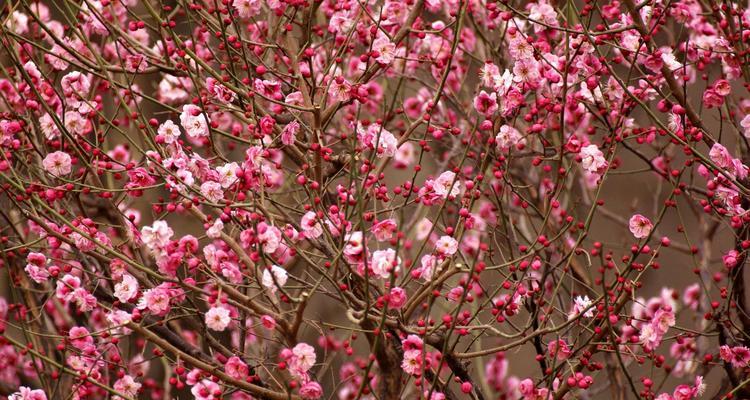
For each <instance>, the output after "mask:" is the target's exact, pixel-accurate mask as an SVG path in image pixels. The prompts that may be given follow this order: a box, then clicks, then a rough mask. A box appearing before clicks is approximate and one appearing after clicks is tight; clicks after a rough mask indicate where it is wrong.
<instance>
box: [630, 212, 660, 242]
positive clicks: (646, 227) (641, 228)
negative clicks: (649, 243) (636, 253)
mask: <svg viewBox="0 0 750 400" xmlns="http://www.w3.org/2000/svg"><path fill="white" fill-rule="evenodd" d="M628 227H629V228H630V233H632V234H633V236H635V238H636V239H643V238H645V237H648V235H649V234H650V233H651V230H652V229H653V228H654V225H653V224H652V223H651V221H650V220H649V219H648V218H646V217H644V216H643V215H641V214H635V215H633V216H632V217H630V221H629V222H628Z"/></svg>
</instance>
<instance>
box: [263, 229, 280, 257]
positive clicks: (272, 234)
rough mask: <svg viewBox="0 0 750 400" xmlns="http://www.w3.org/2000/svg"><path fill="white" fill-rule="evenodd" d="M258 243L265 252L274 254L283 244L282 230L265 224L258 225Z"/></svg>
mask: <svg viewBox="0 0 750 400" xmlns="http://www.w3.org/2000/svg"><path fill="white" fill-rule="evenodd" d="M258 243H260V244H261V245H262V246H263V252H264V253H266V254H273V253H274V252H275V251H276V250H277V249H278V248H279V246H281V243H282V237H281V230H280V229H279V228H277V227H275V226H272V225H268V224H266V223H265V222H261V223H259V224H258Z"/></svg>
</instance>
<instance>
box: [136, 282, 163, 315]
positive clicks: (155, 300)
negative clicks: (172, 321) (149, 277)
mask: <svg viewBox="0 0 750 400" xmlns="http://www.w3.org/2000/svg"><path fill="white" fill-rule="evenodd" d="M170 299H171V297H170V293H169V291H167V290H164V289H162V288H159V287H156V288H153V289H147V290H145V291H144V292H143V295H142V296H141V298H140V299H139V301H138V309H140V310H145V309H148V310H149V312H151V313H152V314H154V315H159V316H161V315H166V314H167V313H169V310H170V307H171V305H170Z"/></svg>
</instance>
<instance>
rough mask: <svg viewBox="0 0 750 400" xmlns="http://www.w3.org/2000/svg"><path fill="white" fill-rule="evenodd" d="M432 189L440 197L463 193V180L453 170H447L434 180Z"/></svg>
mask: <svg viewBox="0 0 750 400" xmlns="http://www.w3.org/2000/svg"><path fill="white" fill-rule="evenodd" d="M432 190H433V191H434V192H435V194H437V195H438V196H440V197H443V198H448V196H458V194H459V193H461V182H460V181H459V180H457V179H456V174H455V173H454V172H453V171H445V172H443V173H442V174H440V176H438V178H437V179H435V180H434V181H432Z"/></svg>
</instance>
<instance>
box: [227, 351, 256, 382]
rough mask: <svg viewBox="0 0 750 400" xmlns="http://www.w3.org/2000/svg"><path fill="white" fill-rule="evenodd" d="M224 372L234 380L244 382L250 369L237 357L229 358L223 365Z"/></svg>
mask: <svg viewBox="0 0 750 400" xmlns="http://www.w3.org/2000/svg"><path fill="white" fill-rule="evenodd" d="M224 371H225V372H226V373H227V375H229V376H231V377H232V378H234V379H239V380H244V379H245V378H247V376H248V373H249V371H250V368H248V366H247V364H245V362H243V361H242V359H241V358H239V357H237V356H232V357H229V360H227V362H226V364H224Z"/></svg>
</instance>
